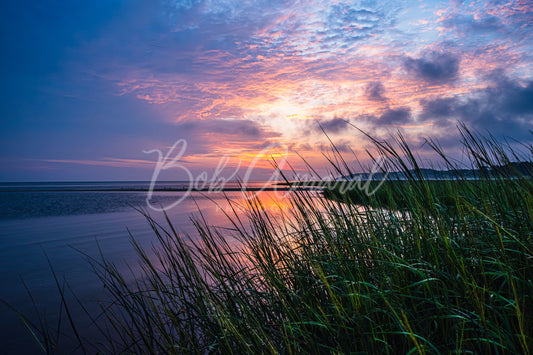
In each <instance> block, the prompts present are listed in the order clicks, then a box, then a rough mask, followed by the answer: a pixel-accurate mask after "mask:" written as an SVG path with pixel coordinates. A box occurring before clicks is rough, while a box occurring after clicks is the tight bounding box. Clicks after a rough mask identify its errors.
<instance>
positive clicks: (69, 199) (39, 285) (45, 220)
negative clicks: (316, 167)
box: [0, 182, 286, 354]
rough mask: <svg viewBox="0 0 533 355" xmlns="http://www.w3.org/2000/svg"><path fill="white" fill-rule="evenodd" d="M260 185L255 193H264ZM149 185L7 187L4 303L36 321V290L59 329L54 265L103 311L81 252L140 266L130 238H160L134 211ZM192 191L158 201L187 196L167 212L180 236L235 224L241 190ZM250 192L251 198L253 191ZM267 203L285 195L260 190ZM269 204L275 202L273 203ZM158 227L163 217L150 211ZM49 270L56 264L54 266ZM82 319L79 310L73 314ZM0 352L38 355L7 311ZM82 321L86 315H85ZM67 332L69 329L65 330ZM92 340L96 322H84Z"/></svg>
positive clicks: (162, 194) (170, 188)
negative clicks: (203, 224)
mask: <svg viewBox="0 0 533 355" xmlns="http://www.w3.org/2000/svg"><path fill="white" fill-rule="evenodd" d="M264 186H265V183H262V182H255V183H251V184H249V185H248V187H249V188H255V189H258V188H261V187H264ZM147 187H148V183H146V182H127V183H120V182H117V183H115V182H113V183H102V182H99V183H31V184H21V183H16V184H7V183H3V184H0V285H1V288H0V298H1V299H3V300H5V301H7V302H8V303H9V304H11V305H12V306H13V307H15V308H17V309H18V310H20V311H21V312H22V313H24V314H25V315H28V316H30V318H31V319H33V320H37V318H36V314H35V311H34V306H33V304H32V302H31V300H30V297H29V296H28V294H27V292H26V290H25V287H24V284H23V282H22V281H21V280H24V283H25V284H26V285H27V286H28V288H29V289H30V290H31V292H32V295H33V296H34V298H35V302H36V303H37V307H38V309H39V312H41V313H43V314H45V315H46V316H47V317H48V318H49V319H50V320H51V323H52V324H54V319H57V314H58V310H59V300H60V297H59V294H58V292H57V286H56V284H55V281H54V278H53V277H52V272H51V267H50V266H53V268H54V271H55V272H56V274H57V275H58V277H59V279H60V282H63V280H66V281H68V284H69V285H70V287H71V288H72V289H73V290H75V292H76V295H77V297H79V298H80V299H81V300H83V301H85V302H86V304H87V305H88V309H89V310H90V311H91V312H97V307H96V303H95V302H94V300H95V299H96V298H97V297H98V296H99V295H101V294H102V289H101V285H100V283H99V281H98V280H97V279H96V277H95V275H94V274H93V272H92V270H91V269H90V267H89V264H88V263H87V262H86V260H84V256H83V255H82V253H80V251H81V252H83V253H86V254H88V255H90V256H93V257H98V255H99V249H98V248H100V249H101V251H102V252H103V254H104V256H106V257H107V258H108V259H110V260H112V261H114V262H116V263H117V264H118V265H119V267H121V268H124V270H125V268H126V264H130V265H133V267H134V268H135V265H136V256H135V252H134V249H133V247H132V246H131V243H130V239H129V238H130V237H129V233H128V229H129V231H131V233H132V234H133V236H134V237H135V239H136V241H137V242H138V243H139V244H140V245H142V246H144V247H146V248H150V246H151V244H152V243H153V242H154V238H155V237H154V235H153V232H152V231H151V229H150V228H149V226H148V224H147V222H146V220H145V218H144V217H143V216H142V215H141V214H140V213H139V212H138V211H136V210H135V208H145V209H146V196H147V192H146V189H147ZM227 187H229V190H230V191H226V192H224V193H222V192H190V193H189V194H188V193H187V192H186V191H182V190H183V189H184V188H185V189H187V188H188V187H187V185H186V184H185V183H163V184H160V185H158V186H157V188H158V189H157V190H158V191H155V192H154V195H153V198H152V200H151V202H152V203H154V205H157V206H169V205H171V204H172V203H174V202H175V201H177V200H178V199H180V198H181V197H183V196H184V195H185V194H188V197H187V198H186V199H184V200H183V201H182V202H181V203H179V204H178V205H177V206H175V207H173V208H172V209H170V210H168V214H169V216H170V218H171V220H172V222H173V224H174V226H175V227H176V228H177V229H178V231H179V232H181V233H183V234H190V235H192V236H194V233H195V230H194V226H193V225H192V222H191V220H190V217H191V215H197V216H198V215H199V213H202V215H203V216H204V217H205V218H206V219H207V220H208V221H209V224H212V225H216V226H221V227H224V226H229V222H228V221H227V219H226V217H225V215H224V213H223V210H225V209H227V208H228V206H227V204H226V196H227V197H228V198H230V199H232V200H242V199H243V194H242V192H240V191H234V190H235V188H236V187H238V185H237V184H233V185H227ZM250 193H251V192H250ZM259 194H260V196H261V198H262V200H264V201H267V202H268V201H273V200H274V199H276V197H275V196H274V195H277V196H281V195H283V194H286V192H285V193H282V192H279V191H278V192H273V191H270V192H260V193H259ZM267 206H268V203H267ZM148 211H149V212H150V214H151V215H152V216H153V217H154V218H155V219H156V220H158V221H160V222H162V223H163V222H164V219H163V215H162V213H160V212H156V211H152V210H150V209H148ZM48 260H50V264H51V265H49V261H48ZM74 311H75V315H80V312H81V310H80V309H74ZM0 312H1V314H2V317H1V320H0V344H1V348H0V354H21V353H35V352H36V351H38V350H39V348H38V347H37V344H36V343H35V341H33V340H32V338H31V335H30V333H29V332H28V331H27V330H26V329H25V327H24V325H23V323H22V322H21V321H20V320H19V319H18V317H17V315H16V314H15V313H14V312H12V311H11V310H9V308H8V307H6V306H5V305H0ZM80 318H82V317H80ZM64 326H65V327H67V328H68V325H67V324H64ZM82 327H86V328H87V334H89V335H91V334H92V333H93V332H91V329H90V328H91V327H93V328H94V326H91V325H90V324H88V323H86V324H83V323H82Z"/></svg>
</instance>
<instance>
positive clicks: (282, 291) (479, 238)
mask: <svg viewBox="0 0 533 355" xmlns="http://www.w3.org/2000/svg"><path fill="white" fill-rule="evenodd" d="M460 132H461V134H462V137H463V140H464V152H465V156H466V157H467V158H468V159H469V161H468V163H469V164H470V167H471V168H473V169H474V168H477V169H479V168H481V167H491V166H492V167H498V166H502V165H504V164H506V163H508V162H511V161H517V160H520V161H531V157H532V155H533V151H531V148H528V149H529V150H526V151H525V152H522V153H521V154H519V153H517V152H516V151H515V150H513V149H511V148H510V147H509V146H507V145H502V144H499V143H497V142H496V141H495V140H494V139H492V138H491V137H489V138H482V137H478V136H475V135H473V134H471V133H470V132H469V131H468V130H466V129H465V128H464V127H460ZM374 143H375V145H376V147H377V149H378V150H379V152H380V155H381V158H383V159H384V163H383V164H382V166H384V169H386V170H389V171H403V172H405V173H406V174H407V175H408V179H407V180H406V181H402V182H388V183H386V184H384V185H383V186H382V187H381V189H379V190H378V191H377V192H376V193H375V194H373V195H372V196H366V195H364V194H362V193H360V192H354V191H352V192H348V193H343V194H342V193H338V192H337V193H333V194H334V195H335V198H334V199H331V198H322V197H317V194H316V193H314V192H310V191H305V190H300V191H296V192H294V193H293V194H292V195H291V198H290V204H291V208H290V209H288V210H282V211H280V212H279V213H271V212H270V211H269V210H267V209H265V208H264V207H263V206H262V202H261V201H260V200H258V199H251V200H249V201H248V206H246V208H247V211H248V212H247V218H246V220H242V217H239V216H241V214H240V213H237V212H236V213H234V214H231V213H230V214H228V218H230V220H231V222H232V223H233V228H232V229H229V230H228V229H225V230H221V229H216V228H213V227H210V226H209V223H208V221H205V220H202V219H201V218H200V219H198V220H196V221H195V224H196V227H197V230H198V233H199V236H200V239H193V238H187V237H186V236H183V235H180V234H178V233H177V232H176V230H175V229H174V228H173V226H172V222H171V221H170V220H167V222H168V223H167V224H166V225H165V226H161V225H159V224H158V223H157V222H156V221H155V220H154V219H152V218H151V217H150V216H149V215H148V214H146V218H147V220H148V223H150V225H151V227H152V229H153V231H154V234H155V237H156V238H157V240H158V242H159V244H158V246H157V247H155V248H154V252H155V257H149V256H148V255H147V252H146V251H145V250H143V249H142V248H140V247H138V246H137V245H136V244H135V245H136V247H137V250H138V255H139V259H140V262H141V265H142V271H143V272H142V275H137V277H136V279H135V281H134V282H131V281H129V278H130V276H129V275H127V276H125V275H123V274H122V273H121V272H119V271H118V269H117V268H116V267H115V266H114V265H113V264H112V263H111V262H110V261H108V260H105V259H103V260H94V259H93V260H92V263H93V266H94V268H95V271H96V272H97V274H98V276H99V277H100V279H101V280H102V283H103V284H104V285H105V288H106V289H107V290H108V292H109V296H110V299H111V301H110V302H108V303H102V304H101V309H102V314H101V315H100V316H99V320H96V321H97V322H99V323H100V324H103V325H102V332H103V333H105V334H106V336H107V337H104V339H107V342H105V343H103V344H92V346H95V347H96V348H98V349H101V351H102V352H104V353H109V352H113V353H119V352H125V353H143V354H144V353H152V354H160V353H164V354H166V353H169V354H172V353H176V354H178V353H189V352H190V353H224V354H230V353H235V354H240V353H253V354H261V353H273V354H277V353H287V354H292V353H362V354H363V353H379V354H381V353H393V354H407V353H428V354H435V353H446V354H448V353H465V354H468V353H475V354H481V353H483V354H500V353H515V354H530V353H531V352H532V351H533V298H532V296H533V281H532V278H533V194H532V191H533V190H532V186H533V185H532V181H531V180H530V179H529V178H526V177H524V176H520V175H516V174H513V176H512V177H511V176H510V175H509V176H506V174H505V173H503V174H500V175H499V176H498V177H496V178H490V179H484V180H480V181H473V180H468V179H464V178H461V176H459V175H458V176H457V179H456V180H455V181H439V182H431V181H426V180H425V179H424V178H423V176H422V175H420V174H418V173H417V171H420V170H419V169H420V168H419V164H418V161H417V159H416V158H415V156H414V154H413V153H412V152H411V150H410V149H409V147H408V146H407V144H406V143H405V141H404V140H403V139H402V138H401V137H398V139H397V140H396V142H393V143H394V144H393V143H383V142H378V141H374ZM430 144H432V146H433V148H434V149H435V150H436V151H437V152H438V153H440V154H441V157H442V166H443V167H445V168H447V169H454V168H458V167H456V166H455V165H454V164H453V163H451V161H450V160H449V159H447V157H446V155H445V154H444V153H442V151H441V150H440V149H439V147H438V146H437V145H436V144H433V143H431V142H430ZM526 148H527V147H526ZM339 159H340V157H339ZM346 167H347V165H344V163H343V162H341V163H339V164H338V165H336V169H338V172H339V175H349V174H351V172H350V171H347V169H346ZM461 168H463V166H461ZM232 206H234V207H235V209H237V208H238V207H237V206H235V204H232ZM230 238H236V239H237V240H239V242H240V243H238V244H232V243H230V242H228V240H229V239H230ZM235 245H238V247H236V246H235ZM104 319H105V321H104ZM41 334H45V335H46V334H48V335H49V336H48V337H47V340H46V342H45V344H46V347H47V349H49V351H51V352H54V351H55V350H57V346H58V345H57V343H56V342H55V338H54V337H53V336H51V335H50V332H49V330H46V331H43V330H42V332H41ZM78 334H80V335H79V337H83V335H82V334H81V332H80V333H76V335H77V336H78ZM80 342H82V341H80Z"/></svg>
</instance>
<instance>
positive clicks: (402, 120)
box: [377, 107, 412, 125]
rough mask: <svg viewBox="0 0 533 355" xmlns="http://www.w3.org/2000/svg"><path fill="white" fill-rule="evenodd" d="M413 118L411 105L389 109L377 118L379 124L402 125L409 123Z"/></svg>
mask: <svg viewBox="0 0 533 355" xmlns="http://www.w3.org/2000/svg"><path fill="white" fill-rule="evenodd" d="M411 119H412V116H411V109H410V108H409V107H400V108H397V109H388V110H387V111H385V113H383V114H382V115H381V116H380V117H379V118H378V119H377V122H378V123H379V124H388V125H391V124H395V125H401V124H406V123H409V122H410V121H411Z"/></svg>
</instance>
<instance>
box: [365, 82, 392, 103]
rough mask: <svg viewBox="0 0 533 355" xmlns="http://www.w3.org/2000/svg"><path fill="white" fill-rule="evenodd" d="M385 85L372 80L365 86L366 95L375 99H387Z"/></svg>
mask: <svg viewBox="0 0 533 355" xmlns="http://www.w3.org/2000/svg"><path fill="white" fill-rule="evenodd" d="M384 94H385V87H384V86H383V84H382V83H381V82H380V81H372V82H370V83H368V84H367V85H366V87H365V96H366V97H367V98H368V99H370V100H373V101H386V100H387V98H386V97H385V96H384Z"/></svg>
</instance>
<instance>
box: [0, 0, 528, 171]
mask: <svg viewBox="0 0 533 355" xmlns="http://www.w3.org/2000/svg"><path fill="white" fill-rule="evenodd" d="M532 27H533V3H532V2H529V1H522V0H520V1H509V2H506V1H497V0H495V1H451V2H444V1H381V0H379V1H342V0H340V1H322V0H309V1H282V0H268V1H254V0H240V1H232V0H221V1H215V0H162V1H155V0H150V1H144V0H128V1H119V0H92V1H81V0H77V1H76V0H72V1H57V0H55V1H52V0H39V1H32V0H28V1H2V2H1V4H0V45H1V53H2V54H1V55H0V72H1V78H2V84H1V85H0V120H1V121H0V122H1V126H0V127H1V128H0V181H71V180H72V181H91V180H96V181H106V180H150V179H151V178H152V177H153V176H154V171H155V170H154V169H156V168H157V166H158V165H157V162H158V159H159V157H164V156H166V155H167V154H168V153H169V152H170V155H169V158H175V159H174V165H172V166H170V165H169V166H167V167H168V169H162V170H161V174H160V175H159V176H158V178H159V179H162V180H183V179H189V178H191V177H192V178H196V177H198V176H206V174H207V176H212V175H215V174H216V171H218V172H219V173H220V174H222V175H226V176H229V175H232V174H234V173H235V172H236V173H237V175H239V176H240V177H241V178H242V177H243V176H244V175H246V174H248V176H250V177H251V178H253V179H265V178H268V177H269V174H271V171H272V167H271V163H270V162H269V159H272V158H274V159H276V157H281V156H285V155H288V157H289V158H290V159H289V161H291V164H292V166H293V167H294V169H295V170H296V171H302V174H304V171H305V169H306V168H305V164H304V163H303V162H302V161H301V160H299V159H300V158H299V157H303V158H304V159H305V160H306V161H307V162H308V163H309V164H310V165H312V166H317V167H320V168H321V167H322V166H321V164H323V162H324V159H323V152H324V151H327V150H328V149H329V148H328V147H329V140H330V139H331V141H333V142H334V143H335V144H336V146H337V147H338V149H339V150H340V151H341V152H346V153H349V154H350V155H351V154H353V156H354V157H356V158H357V159H358V160H361V161H365V159H366V153H365V151H366V150H367V149H371V145H370V143H369V141H368V139H365V137H364V136H363V135H362V134H361V133H360V132H359V131H358V130H357V129H356V128H355V127H357V128H359V129H361V130H363V131H365V132H367V133H369V134H370V135H372V136H374V137H377V138H379V139H387V137H390V136H391V135H393V134H395V132H398V131H399V132H401V133H402V134H403V135H404V136H405V137H406V139H407V140H408V141H409V143H410V144H411V145H412V147H413V148H414V149H416V150H417V151H419V152H420V154H422V156H423V157H425V155H424V154H426V153H427V154H428V155H427V156H428V159H430V158H429V157H430V156H431V154H430V153H429V152H427V151H428V148H427V144H424V141H425V138H428V137H429V138H432V139H436V140H438V142H439V143H440V145H441V146H442V147H443V148H444V149H445V150H446V151H448V152H450V154H459V152H460V140H459V138H458V137H459V135H458V131H457V128H456V127H457V124H458V122H459V121H460V122H464V123H465V124H466V125H467V126H468V127H470V128H472V129H474V130H476V131H479V132H491V133H492V134H494V135H495V136H496V137H497V138H498V139H509V138H513V139H517V140H519V141H522V142H531V140H532V137H533V135H532V134H531V131H530V130H533V36H532V33H533V28H532ZM180 139H183V141H181V143H179V144H178V145H177V146H176V145H175V143H176V142H179V140H180ZM173 146H175V147H181V148H183V149H182V150H181V151H178V149H174V150H172V151H170V150H171V147H173ZM177 154H180V155H179V156H177ZM291 159H292V160H291ZM354 160H355V158H354ZM159 167H161V165H160V166H159ZM324 169H326V170H327V168H324ZM201 174H204V175H201Z"/></svg>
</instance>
